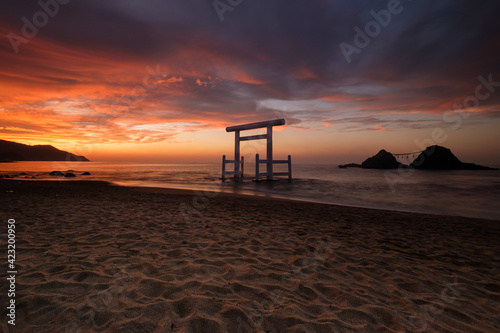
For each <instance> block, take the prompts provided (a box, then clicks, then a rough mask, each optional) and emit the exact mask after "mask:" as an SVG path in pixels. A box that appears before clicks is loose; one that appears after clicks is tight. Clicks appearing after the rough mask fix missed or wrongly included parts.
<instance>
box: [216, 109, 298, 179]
mask: <svg viewBox="0 0 500 333" xmlns="http://www.w3.org/2000/svg"><path fill="white" fill-rule="evenodd" d="M281 125H285V119H274V120H268V121H261V122H257V123H251V124H244V125H237V126H230V127H226V132H234V160H226V155H224V156H223V161H222V179H225V174H226V173H231V174H233V175H234V178H242V177H243V165H242V166H241V170H240V163H242V161H243V157H242V158H241V161H240V142H241V141H249V140H261V139H266V140H267V154H266V155H267V156H266V160H265V163H266V165H267V169H266V177H267V179H268V180H272V179H273V162H274V163H283V162H284V161H273V126H281ZM258 128H267V134H260V135H250V136H241V135H240V132H241V131H246V130H252V129H258ZM258 156H259V155H258V154H257V155H256V161H255V167H256V179H257V180H258V179H259V176H260V175H261V174H259V171H258V170H259V163H260V161H259V158H258ZM226 163H234V171H233V172H227V171H225V169H226V167H225V164H226ZM287 163H288V164H289V166H288V168H289V171H288V173H287V174H288V178H290V179H291V158H290V156H288V160H287ZM281 174H282V173H280V175H281ZM240 176H241V177H240Z"/></svg>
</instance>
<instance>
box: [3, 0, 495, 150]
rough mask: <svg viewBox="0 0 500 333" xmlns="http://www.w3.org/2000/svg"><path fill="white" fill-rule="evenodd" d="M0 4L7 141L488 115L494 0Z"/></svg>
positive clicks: (414, 122) (421, 123) (402, 123)
mask: <svg viewBox="0 0 500 333" xmlns="http://www.w3.org/2000/svg"><path fill="white" fill-rule="evenodd" d="M223 2H225V1H223ZM0 6H1V8H0V22H2V23H0V34H1V35H2V39H1V41H0V60H1V61H0V83H1V85H2V90H1V91H0V103H1V104H0V121H1V123H0V135H1V136H2V137H3V138H10V139H14V138H15V137H16V136H17V137H19V138H23V139H29V140H38V141H41V140H43V138H45V139H47V138H51V139H53V140H59V141H60V140H67V139H70V138H71V139H73V140H79V141H82V142H84V141H86V140H93V142H103V143H105V142H113V143H115V142H157V141H163V140H170V139H173V138H175V137H176V136H177V135H179V133H187V132H195V131H199V130H207V129H211V128H221V127H224V126H226V125H228V124H230V123H242V122H250V121H259V120H263V119H269V118H276V117H284V118H286V119H287V123H288V124H289V125H292V126H295V127H296V128H301V129H310V130H315V131H316V130H320V131H331V132H338V131H360V132H363V131H388V132H391V131H398V130H402V129H408V130H418V129H423V128H430V127H432V126H439V123H443V114H445V113H446V112H448V110H450V109H453V110H454V111H453V112H455V113H456V112H460V111H461V112H462V114H464V110H461V109H462V108H463V107H465V108H466V110H465V113H467V114H468V115H469V114H470V115H472V114H473V115H474V116H473V117H469V116H467V122H465V121H464V122H463V123H462V124H461V126H475V127H477V126H479V127H480V125H481V123H487V122H489V121H498V110H500V93H499V91H500V86H499V85H500V84H499V83H497V82H499V81H500V74H499V73H500V70H499V69H500V68H499V66H500V65H499V64H500V62H499V61H498V54H500V46H499V45H500V23H499V20H498V18H497V17H496V16H497V13H498V12H500V3H499V2H498V1H494V0H491V1H474V2H473V1H452V0H448V1H446V0H445V1H439V2H436V1H431V0H428V1H410V0H401V1H396V0H389V1H368V0H366V1H356V2H350V1H333V0H318V1H299V0H292V1H284V0H283V1H261V0H254V1H246V0H244V1H242V2H241V4H240V5H238V6H236V7H234V8H232V10H231V11H229V10H228V11H225V12H219V13H218V12H217V10H216V9H215V8H214V6H213V2H212V1H187V0H183V1H181V0H167V1H165V0H163V1H159V0H149V1H140V0H124V1H111V0H88V1H77V0H73V1H67V0H65V1H62V0H59V1H57V0H42V1H39V2H38V1H30V2H26V1H22V2H20V1H16V2H13V1H9V2H4V3H2V5H0ZM221 15H222V16H221ZM221 17H222V18H223V21H221ZM489 76H490V77H489ZM485 82H486V85H485ZM488 82H489V83H488ZM478 85H482V87H481V88H478ZM478 89H479V90H478ZM478 91H479V94H480V96H481V97H478V96H477V94H478ZM470 97H473V98H475V99H471V98H470Z"/></svg>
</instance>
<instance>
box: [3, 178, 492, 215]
mask: <svg viewBox="0 0 500 333" xmlns="http://www.w3.org/2000/svg"><path fill="white" fill-rule="evenodd" d="M16 180H17V181H22V182H42V183H43V182H57V183H58V182H79V183H85V182H91V183H94V182H95V183H103V184H107V185H109V186H117V187H123V188H130V189H135V190H141V189H142V190H144V191H146V192H154V193H164V194H183V195H192V194H193V193H199V192H203V193H206V192H207V193H208V192H209V193H212V194H211V195H209V196H211V197H213V196H218V195H223V196H228V197H248V198H262V199H265V200H279V201H281V200H283V201H290V202H302V203H311V204H320V205H332V206H341V207H351V208H360V209H371V210H377V211H388V212H401V213H408V214H422V215H431V216H442V217H449V218H453V217H457V218H470V219H479V220H485V221H496V222H500V218H485V217H475V216H466V215H451V214H445V213H442V214H440V213H435V212H426V211H422V210H417V209H409V208H408V209H405V208H401V209H394V208H389V207H377V206H376V205H356V204H349V203H342V202H328V201H322V200H319V199H314V198H306V197H286V196H285V195H276V194H270V193H267V192H251V191H245V190H243V192H245V193H235V192H225V191H216V190H211V189H208V190H205V189H201V188H207V187H208V186H207V185H200V186H198V187H192V188H188V186H184V185H182V184H179V187H160V186H147V185H144V186H140V185H127V184H123V183H122V184H120V183H119V182H118V183H115V182H112V181H105V180H80V179H58V180H56V179H23V178H5V179H0V181H16ZM170 185H174V186H175V184H170Z"/></svg>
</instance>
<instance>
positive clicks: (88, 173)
mask: <svg viewBox="0 0 500 333" xmlns="http://www.w3.org/2000/svg"><path fill="white" fill-rule="evenodd" d="M82 176H90V172H88V171H85V172H84V173H82Z"/></svg>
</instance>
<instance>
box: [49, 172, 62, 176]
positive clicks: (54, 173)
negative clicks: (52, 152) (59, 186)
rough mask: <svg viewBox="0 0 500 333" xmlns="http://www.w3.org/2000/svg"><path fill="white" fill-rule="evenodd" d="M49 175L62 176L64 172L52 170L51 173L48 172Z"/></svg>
mask: <svg viewBox="0 0 500 333" xmlns="http://www.w3.org/2000/svg"><path fill="white" fill-rule="evenodd" d="M49 175H51V176H64V173H62V172H61V171H52V172H51V173H49Z"/></svg>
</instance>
